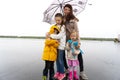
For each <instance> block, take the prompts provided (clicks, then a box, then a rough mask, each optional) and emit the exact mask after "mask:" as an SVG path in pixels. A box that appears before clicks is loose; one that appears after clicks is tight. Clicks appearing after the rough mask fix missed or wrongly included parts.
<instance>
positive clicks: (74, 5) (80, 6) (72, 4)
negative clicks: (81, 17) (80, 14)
mask: <svg viewBox="0 0 120 80" xmlns="http://www.w3.org/2000/svg"><path fill="white" fill-rule="evenodd" d="M71 5H72V6H78V7H80V8H82V9H84V8H83V7H81V6H79V5H76V4H71Z"/></svg>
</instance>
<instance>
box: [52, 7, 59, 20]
mask: <svg viewBox="0 0 120 80" xmlns="http://www.w3.org/2000/svg"><path fill="white" fill-rule="evenodd" d="M58 8H59V7H57V9H58ZM57 9H56V10H55V11H54V13H53V15H52V16H51V17H53V16H54V14H55V12H56V11H57ZM51 19H52V18H51Z"/></svg>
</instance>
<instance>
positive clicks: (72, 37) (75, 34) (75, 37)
mask: <svg viewBox="0 0 120 80" xmlns="http://www.w3.org/2000/svg"><path fill="white" fill-rule="evenodd" d="M70 38H71V40H73V41H75V40H77V33H76V32H73V33H71V35H70Z"/></svg>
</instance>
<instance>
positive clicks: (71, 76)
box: [68, 71, 73, 80]
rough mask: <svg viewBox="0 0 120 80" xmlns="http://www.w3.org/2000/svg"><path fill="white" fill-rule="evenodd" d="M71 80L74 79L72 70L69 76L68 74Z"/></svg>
mask: <svg viewBox="0 0 120 80" xmlns="http://www.w3.org/2000/svg"><path fill="white" fill-rule="evenodd" d="M68 78H69V80H73V77H72V71H70V72H69V76H68Z"/></svg>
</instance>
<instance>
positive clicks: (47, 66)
mask: <svg viewBox="0 0 120 80" xmlns="http://www.w3.org/2000/svg"><path fill="white" fill-rule="evenodd" d="M48 71H49V80H53V76H54V73H55V72H54V61H45V68H44V70H43V76H46V77H47V76H48Z"/></svg>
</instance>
